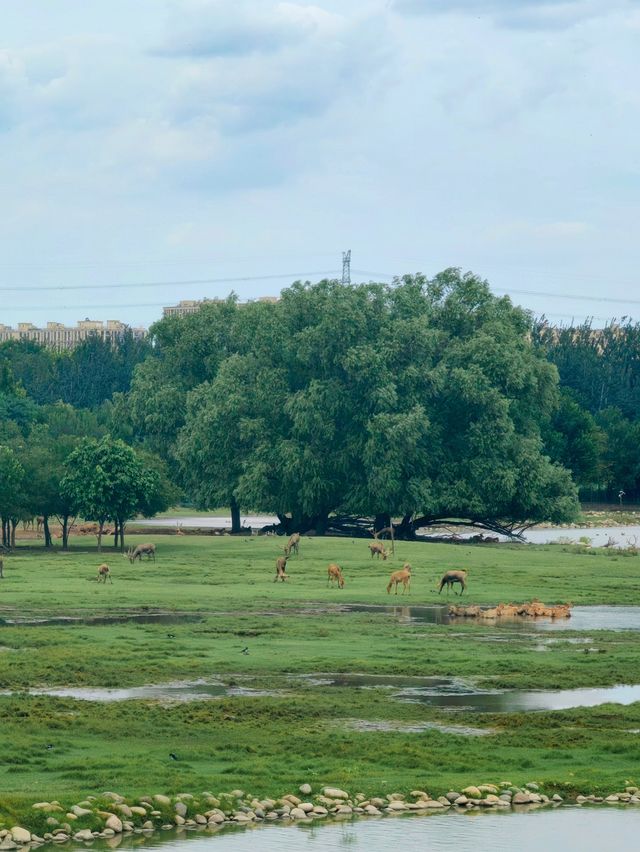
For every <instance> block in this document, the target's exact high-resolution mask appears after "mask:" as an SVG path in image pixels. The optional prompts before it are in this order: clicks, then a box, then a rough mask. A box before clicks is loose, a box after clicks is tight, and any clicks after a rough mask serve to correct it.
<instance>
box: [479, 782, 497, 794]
mask: <svg viewBox="0 0 640 852" xmlns="http://www.w3.org/2000/svg"><path fill="white" fill-rule="evenodd" d="M478 790H480V792H481V793H491V794H492V795H494V796H497V795H498V788H497V787H496V786H495V784H481V785H480V786H479V787H478Z"/></svg>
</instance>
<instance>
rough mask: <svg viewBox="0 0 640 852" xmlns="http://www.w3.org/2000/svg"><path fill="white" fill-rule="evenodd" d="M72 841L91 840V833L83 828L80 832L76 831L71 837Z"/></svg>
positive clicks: (88, 829)
mask: <svg viewBox="0 0 640 852" xmlns="http://www.w3.org/2000/svg"><path fill="white" fill-rule="evenodd" d="M73 839H74V840H93V832H92V831H91V829H90V828H83V829H81V830H80V831H76V833H75V834H74V835H73Z"/></svg>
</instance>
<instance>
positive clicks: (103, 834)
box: [100, 828, 116, 837]
mask: <svg viewBox="0 0 640 852" xmlns="http://www.w3.org/2000/svg"><path fill="white" fill-rule="evenodd" d="M115 836H116V832H115V831H114V830H113V829H112V828H103V829H102V831H101V832H100V837H115Z"/></svg>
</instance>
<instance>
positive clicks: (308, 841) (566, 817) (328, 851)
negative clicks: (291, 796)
mask: <svg viewBox="0 0 640 852" xmlns="http://www.w3.org/2000/svg"><path fill="white" fill-rule="evenodd" d="M639 831H640V811H638V810H633V809H632V808H631V806H627V808H626V809H623V808H619V807H614V808H609V807H607V808H604V807H599V808H578V807H560V808H556V809H552V810H551V809H543V810H535V809H532V810H528V812H527V813H511V812H509V811H507V812H506V813H504V812H500V813H484V812H481V811H473V812H471V813H465V814H454V813H446V814H434V815H432V816H413V817H405V816H403V817H397V818H393V817H392V818H386V817H385V818H382V819H359V820H357V821H351V820H348V821H342V822H313V823H306V824H302V825H301V824H298V823H296V824H290V825H286V826H285V825H282V824H278V825H263V826H259V827H257V828H255V829H254V830H252V828H248V829H226V828H225V829H222V830H221V831H215V832H209V831H204V832H195V831H194V832H180V833H177V832H167V833H158V834H155V835H153V836H150V837H144V836H143V835H136V836H134V837H127V838H124V839H122V841H121V842H118V840H117V839H116V838H114V840H113V842H105V841H96V842H95V843H93V844H92V848H93V849H109V848H111V849H113V848H116V847H118V846H119V848H120V849H123V850H124V849H133V848H134V847H137V848H139V847H141V846H145V847H158V846H162V847H163V849H164V850H165V852H218V850H219V852H255V850H256V849H259V850H260V852H299V850H300V849H303V848H306V849H317V850H322V852H342V850H344V849H345V848H348V849H356V850H366V852H387V850H388V849H390V848H394V847H399V848H403V849H407V850H413V849H415V850H421V849H429V850H430V852H454V850H455V852H467V850H477V852H483V850H488V849H491V850H492V852H514V850H517V852H540V849H547V850H563V852H602V850H605V849H615V848H621V849H623V848H626V849H634V848H635V846H636V842H637V837H638V832H639ZM187 847H188V850H187Z"/></svg>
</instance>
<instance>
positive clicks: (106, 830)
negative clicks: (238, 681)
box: [0, 781, 640, 850]
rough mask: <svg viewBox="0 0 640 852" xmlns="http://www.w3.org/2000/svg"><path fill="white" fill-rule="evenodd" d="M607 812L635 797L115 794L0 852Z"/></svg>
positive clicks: (506, 786)
mask: <svg viewBox="0 0 640 852" xmlns="http://www.w3.org/2000/svg"><path fill="white" fill-rule="evenodd" d="M565 801H566V802H567V803H569V802H571V803H576V804H579V805H585V804H605V805H639V804H640V790H639V789H638V788H637V787H626V788H625V789H624V790H623V791H622V792H617V793H612V794H610V795H608V796H596V795H584V796H582V795H578V796H576V797H575V798H573V799H571V800H569V799H567V800H565V799H563V797H562V796H560V795H559V794H558V793H554V794H552V795H547V794H545V793H544V792H543V791H541V789H540V786H539V785H538V784H536V783H534V782H531V783H529V784H526V785H525V786H524V787H516V786H514V785H512V784H511V783H509V782H508V781H503V782H501V783H500V784H480V785H479V786H469V787H465V788H464V789H462V790H461V791H459V792H458V791H455V790H450V791H449V792H447V793H446V794H445V795H441V796H431V795H430V794H429V793H428V792H427V791H425V790H412V791H411V793H410V794H409V795H404V794H402V793H389V794H386V795H385V796H373V797H369V798H367V797H366V796H365V795H364V794H363V793H357V794H355V795H351V794H350V793H348V792H347V791H345V790H341V789H339V788H337V787H323V788H321V789H320V790H319V791H318V792H317V793H315V794H314V792H313V788H312V787H311V785H310V784H302V785H301V786H300V788H299V790H298V794H296V795H294V794H293V793H289V794H286V795H284V796H281V797H280V798H278V799H269V798H266V799H258V798H256V797H254V796H251V795H248V794H246V793H245V792H244V791H243V790H232V791H231V792H230V793H223V794H220V795H217V796H216V795H213V794H212V793H210V792H204V793H202V794H201V795H200V796H193V795H191V794H190V793H181V794H179V795H177V796H173V797H169V796H165V795H161V794H156V795H155V796H140V797H138V798H136V799H135V800H132V801H130V802H129V801H127V800H126V799H125V797H124V796H121V795H119V794H118V793H113V792H106V793H103V794H102V795H100V796H87V798H86V799H85V800H83V801H82V802H79V803H78V804H74V805H72V806H71V807H69V808H65V807H63V805H62V804H60V802H58V801H51V802H36V803H34V804H33V805H32V807H31V810H32V817H30V818H29V819H26V820H24V822H25V824H26V823H28V826H26V825H12V826H10V827H9V826H7V825H6V820H4V821H0V825H2V824H3V822H4V826H3V827H1V828H0V850H17V849H20V850H23V849H24V850H26V849H27V848H30V847H34V848H35V847H37V846H40V845H42V844H45V843H54V844H57V845H60V844H65V843H88V842H92V841H94V840H95V839H96V838H104V839H113V838H122V837H126V836H127V835H132V834H142V835H150V834H153V833H155V832H157V831H169V830H175V829H178V830H198V829H200V830H207V829H209V830H217V829H219V828H221V827H223V826H225V825H236V826H237V825H248V824H256V823H260V822H276V821H278V820H279V821H298V822H299V821H307V822H308V821H310V820H321V819H350V818H355V817H361V816H369V817H383V816H387V815H401V814H429V813H435V812H437V811H444V810H445V809H452V810H453V811H457V812H462V811H468V810H471V809H474V808H476V809H493V808H495V809H500V808H504V809H507V808H508V809H512V810H521V809H523V810H528V809H531V808H536V807H545V806H546V807H554V806H555V807H557V806H560V805H562V804H563V803H564V802H565ZM1 804H2V803H1V801H0V806H1Z"/></svg>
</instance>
